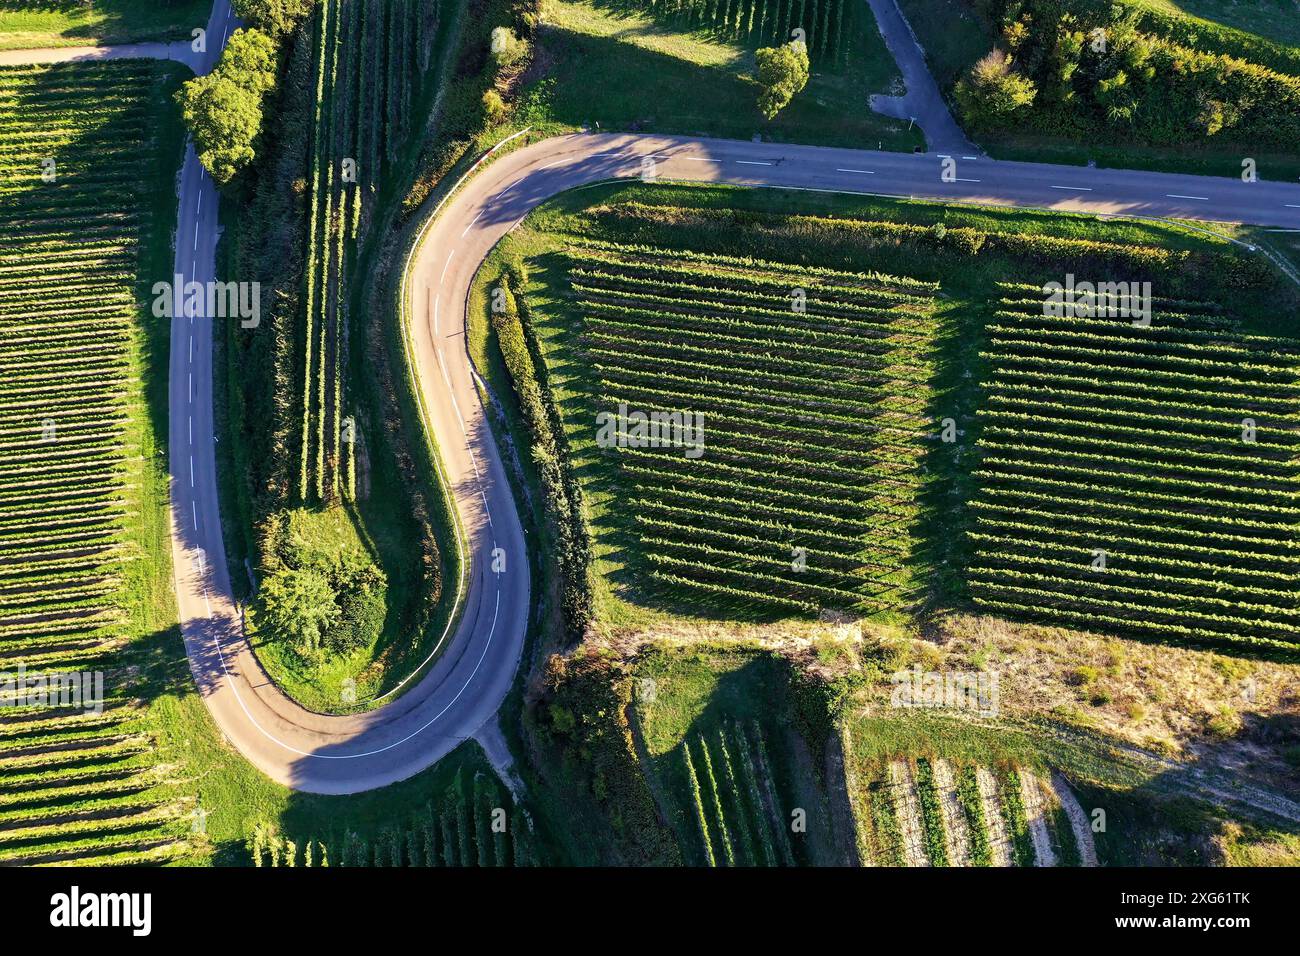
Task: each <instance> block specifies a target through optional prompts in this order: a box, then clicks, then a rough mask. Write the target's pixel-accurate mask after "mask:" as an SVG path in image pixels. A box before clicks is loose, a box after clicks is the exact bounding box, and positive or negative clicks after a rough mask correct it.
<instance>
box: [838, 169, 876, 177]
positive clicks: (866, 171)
mask: <svg viewBox="0 0 1300 956" xmlns="http://www.w3.org/2000/svg"><path fill="white" fill-rule="evenodd" d="M835 171H836V172H837V173H862V174H864V175H866V176H874V175H876V171H875V170H874V169H837V170H835Z"/></svg>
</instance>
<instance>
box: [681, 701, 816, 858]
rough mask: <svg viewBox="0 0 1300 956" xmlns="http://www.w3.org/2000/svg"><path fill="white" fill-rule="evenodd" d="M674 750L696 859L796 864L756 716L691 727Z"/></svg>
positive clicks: (784, 813) (787, 824)
mask: <svg viewBox="0 0 1300 956" xmlns="http://www.w3.org/2000/svg"><path fill="white" fill-rule="evenodd" d="M678 752H679V753H680V756H681V760H682V763H683V768H684V778H685V779H686V781H687V783H688V787H689V791H690V792H689V794H686V795H685V798H686V800H687V801H688V802H689V806H690V817H691V820H692V824H693V830H694V833H695V835H696V836H697V838H698V843H697V844H696V848H697V855H698V857H699V860H698V862H700V863H702V864H705V865H707V866H793V865H794V864H795V856H794V851H793V847H792V846H791V839H790V817H789V815H788V812H789V808H787V807H784V806H783V805H782V800H781V796H780V794H779V792H778V790H777V786H776V775H775V773H774V772H773V767H772V763H771V759H770V757H769V754H768V745H767V740H766V738H765V736H764V734H763V728H762V727H761V726H760V725H759V724H758V722H757V721H749V722H747V723H745V724H742V723H739V722H734V721H733V722H726V723H723V724H720V725H719V726H718V727H716V728H715V729H714V730H713V731H711V732H707V733H705V732H698V733H695V734H693V735H692V736H690V737H688V738H687V739H686V740H684V741H683V742H682V744H681V746H680V747H679V748H678ZM679 796H681V795H679ZM687 856H688V859H689V857H690V854H689V853H688V854H687Z"/></svg>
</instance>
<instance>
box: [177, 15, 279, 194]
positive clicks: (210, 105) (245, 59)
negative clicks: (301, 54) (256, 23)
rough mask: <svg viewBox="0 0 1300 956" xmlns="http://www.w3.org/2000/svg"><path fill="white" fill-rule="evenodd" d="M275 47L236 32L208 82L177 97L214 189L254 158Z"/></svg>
mask: <svg viewBox="0 0 1300 956" xmlns="http://www.w3.org/2000/svg"><path fill="white" fill-rule="evenodd" d="M275 82H276V56H275V44H274V43H272V42H271V38H270V37H268V36H267V35H266V34H265V33H262V32H261V31H260V30H256V29H247V30H236V31H235V32H234V33H233V34H232V35H231V37H230V41H229V42H228V43H227V45H226V48H225V50H223V51H222V54H221V59H220V60H218V61H217V65H216V67H215V68H214V69H213V71H212V72H211V73H209V74H208V75H207V76H200V77H196V78H195V79H193V80H190V81H189V82H187V83H186V84H185V85H184V86H182V87H181V88H180V90H178V91H177V93H176V101H177V102H178V103H180V106H181V115H182V116H183V117H184V119H185V125H186V127H187V128H188V129H189V131H190V135H191V136H192V137H193V138H194V148H195V150H196V151H197V153H198V156H199V161H200V162H201V163H203V166H204V168H205V169H207V171H208V172H209V173H211V174H212V178H213V179H214V180H216V181H217V183H218V184H219V185H225V184H226V183H228V182H230V180H231V179H233V178H234V176H235V174H236V173H238V172H239V170H240V169H242V168H243V167H244V166H245V165H247V164H248V163H249V162H250V161H251V160H252V159H253V156H254V150H253V144H254V143H255V142H256V141H257V137H258V134H259V133H260V132H261V129H262V97H263V96H264V95H265V94H266V92H267V91H268V90H270V89H272V88H273V87H274V86H275Z"/></svg>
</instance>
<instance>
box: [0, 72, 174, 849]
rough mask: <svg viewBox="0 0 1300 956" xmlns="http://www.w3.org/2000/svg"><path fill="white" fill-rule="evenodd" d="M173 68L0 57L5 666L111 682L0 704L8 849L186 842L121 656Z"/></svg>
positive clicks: (129, 613) (131, 632)
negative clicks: (149, 283)
mask: <svg viewBox="0 0 1300 956" xmlns="http://www.w3.org/2000/svg"><path fill="white" fill-rule="evenodd" d="M168 77H169V74H168V73H167V72H166V71H165V70H164V69H163V68H159V67H156V66H154V65H152V64H148V63H137V62H131V61H118V62H111V63H103V64H98V65H64V66H40V67H22V68H12V69H2V70H0V196H2V197H3V198H2V200H0V448H3V452H4V463H3V465H0V671H3V672H4V673H5V675H6V676H7V677H9V676H13V674H14V672H16V671H17V670H18V668H19V667H23V668H25V669H26V671H27V672H28V673H27V676H28V678H29V679H31V678H34V677H38V676H41V675H54V674H71V673H75V672H97V673H99V674H100V675H101V676H102V681H103V692H104V697H105V700H104V705H103V709H102V712H101V713H95V712H92V711H93V708H91V710H90V711H88V710H87V708H88V707H89V705H88V704H85V705H83V706H68V707H51V706H44V705H42V704H40V703H39V702H37V703H35V705H34V706H5V707H4V708H3V710H2V711H0V864H5V863H19V862H26V863H78V864H92V863H93V864H104V863H123V862H136V861H141V860H150V859H160V858H165V857H167V856H169V855H171V854H173V853H174V852H175V851H177V850H179V849H181V848H182V847H183V844H182V843H181V842H180V841H179V839H178V836H177V833H178V832H181V831H183V829H184V826H183V825H181V824H178V822H177V820H178V818H179V817H181V816H183V814H184V812H185V810H184V807H183V806H182V805H181V804H180V803H179V802H177V801H176V800H175V799H174V798H172V797H169V796H166V795H164V791H163V789H162V788H161V784H162V783H163V779H162V771H161V770H160V769H159V768H158V767H157V757H156V754H155V752H154V742H153V741H152V739H151V736H150V732H149V730H148V728H147V726H146V723H145V716H144V706H143V703H142V701H141V700H140V699H139V697H138V695H139V693H140V692H141V688H140V687H139V686H138V678H133V670H134V669H133V668H131V667H129V666H128V664H129V660H126V659H124V658H125V655H127V654H128V653H129V646H130V643H131V641H132V639H133V638H136V637H138V636H140V635H141V634H142V633H143V632H144V631H145V630H146V628H147V627H148V626H149V625H148V620H149V618H148V612H147V610H146V609H145V608H144V607H143V601H144V600H145V589H146V588H147V587H148V586H149V584H151V583H152V581H149V582H146V581H144V580H143V579H144V578H146V577H147V575H146V574H145V573H144V572H143V570H142V564H143V563H145V562H146V561H147V560H151V557H150V555H148V554H147V553H146V549H148V548H150V547H153V546H156V544H157V536H155V535H153V534H152V533H150V532H149V531H148V530H147V529H146V527H145V524H144V523H145V522H146V520H147V518H146V515H147V514H149V513H150V512H151V509H153V508H156V507H157V504H158V503H157V502H150V501H149V500H145V499H146V496H147V495H148V494H149V493H150V491H147V490H146V489H152V488H153V487H154V482H156V481H157V480H158V478H157V476H156V475H155V473H154V471H153V469H156V468H158V467H159V466H158V465H157V464H156V463H151V462H149V461H147V460H145V458H144V455H143V454H142V452H143V450H144V449H149V450H150V453H152V448H151V445H150V439H149V438H148V434H147V423H146V422H143V421H141V419H142V418H143V417H144V415H143V407H144V406H143V397H144V396H143V392H142V386H141V384H140V382H141V378H142V373H143V371H144V368H145V362H146V361H147V360H148V357H147V355H146V354H144V352H145V350H144V348H143V343H144V335H143V334H142V332H141V330H140V328H139V326H138V325H137V322H136V320H137V318H138V317H139V315H140V308H139V304H138V303H139V302H140V301H143V292H142V291H141V290H142V288H145V287H144V284H142V283H140V282H139V281H138V279H137V276H139V275H140V274H141V273H142V271H143V270H144V262H145V259H144V257H145V255H146V252H145V247H146V246H147V245H148V244H149V243H150V240H151V239H153V238H157V237H156V233H159V232H161V231H162V230H165V229H167V228H169V225H168V224H166V223H156V222H155V220H154V215H155V214H154V211H153V203H154V201H155V193H156V192H162V193H163V195H167V194H168V191H169V190H170V183H171V177H172V176H174V174H175V166H174V163H172V160H174V159H175V158H177V157H176V156H174V155H173V153H174V152H175V150H176V146H177V140H175V139H169V138H167V137H165V135H164V130H167V129H169V127H168V126H167V125H166V124H165V123H163V122H162V121H160V119H159V117H160V116H163V115H166V114H165V112H164V111H165V105H164V104H165V103H166V97H167V92H168V87H169V85H170V82H171V81H170V80H169V79H168ZM169 150H170V151H171V152H167V151H169ZM169 163H171V165H170V168H168V169H166V172H165V173H164V174H162V175H160V174H159V172H158V170H159V169H160V168H162V167H165V166H167V165H168V164H169ZM168 238H170V237H168ZM168 261H170V259H168ZM138 297H139V298H138ZM166 331H167V330H166V329H165V328H163V329H162V334H163V335H165V334H166ZM133 680H134V681H135V683H133ZM2 693H3V694H4V696H5V698H6V699H5V701H4V703H5V704H6V705H11V704H12V703H13V700H12V697H11V691H10V690H9V689H6V690H5V691H3V692H2Z"/></svg>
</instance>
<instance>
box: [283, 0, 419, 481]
mask: <svg viewBox="0 0 1300 956" xmlns="http://www.w3.org/2000/svg"><path fill="white" fill-rule="evenodd" d="M438 12H439V4H438V3H437V2H436V0H325V2H322V3H321V4H320V5H319V7H318V12H317V13H316V14H315V15H314V18H313V22H312V24H311V26H310V32H311V38H312V42H313V57H314V73H313V77H312V81H313V84H314V89H315V105H314V121H313V130H314V134H313V140H312V146H311V152H310V168H309V169H308V170H307V171H306V172H307V175H308V205H309V213H308V221H307V243H306V246H307V258H306V277H305V280H304V281H305V295H304V303H305V304H304V311H303V321H302V337H301V341H300V342H299V343H298V348H299V349H300V360H299V361H298V362H297V363H295V364H296V365H297V367H298V368H299V369H300V375H299V388H300V391H299V395H300V403H301V411H302V421H301V430H300V452H299V469H298V482H297V486H298V495H299V498H300V499H301V500H302V501H304V502H311V501H327V502H337V501H339V500H340V499H342V498H346V499H352V498H354V497H355V495H356V479H357V475H356V456H355V445H356V426H355V422H354V421H353V420H352V419H351V417H350V416H349V415H347V414H346V412H345V408H346V407H347V406H348V395H347V390H346V387H345V378H346V370H347V367H348V339H349V327H350V320H349V315H348V297H349V288H350V279H351V278H352V268H353V265H354V262H355V260H356V257H357V254H358V245H359V243H360V242H361V241H363V240H364V238H365V235H366V232H367V227H368V226H369V224H370V221H371V219H372V217H373V214H374V211H373V205H374V203H375V201H376V198H377V196H378V194H379V192H380V189H381V183H382V179H383V175H384V173H385V171H386V170H388V169H389V168H391V167H392V165H393V164H394V163H395V162H396V161H397V159H398V154H399V150H400V149H402V148H404V147H403V144H404V143H405V142H406V140H407V138H408V137H409V136H410V134H411V133H412V132H413V131H414V132H419V130H418V129H416V130H413V128H412V115H413V109H412V107H413V98H414V97H416V96H418V95H419V92H420V86H419V84H420V83H421V81H422V78H423V77H424V76H425V75H426V74H427V73H428V71H429V66H430V59H431V54H432V49H433V43H434V38H435V34H436V32H437V27H438Z"/></svg>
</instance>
